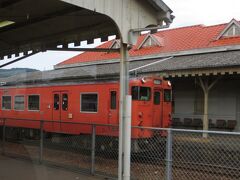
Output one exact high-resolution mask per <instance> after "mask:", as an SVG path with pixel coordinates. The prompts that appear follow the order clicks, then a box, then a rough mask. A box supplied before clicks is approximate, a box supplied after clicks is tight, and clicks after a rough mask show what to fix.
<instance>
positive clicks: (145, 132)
mask: <svg viewBox="0 0 240 180" xmlns="http://www.w3.org/2000/svg"><path fill="white" fill-rule="evenodd" d="M130 91H131V95H132V126H133V128H132V140H133V143H132V144H133V147H132V150H133V151H134V152H139V151H145V150H146V149H149V148H150V147H149V144H153V143H150V141H152V140H153V139H154V141H155V140H156V138H158V139H165V136H166V131H165V130H161V129H159V130H153V129H152V128H169V127H170V126H171V113H172V103H171V102H172V86H171V83H170V82H169V81H166V80H163V79H162V78H159V77H144V78H139V79H134V80H132V81H131V82H130Z"/></svg>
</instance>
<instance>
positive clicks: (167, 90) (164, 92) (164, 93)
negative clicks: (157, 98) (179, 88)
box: [163, 89, 172, 102]
mask: <svg viewBox="0 0 240 180" xmlns="http://www.w3.org/2000/svg"><path fill="white" fill-rule="evenodd" d="M166 92H170V93H169V94H170V100H167V99H166ZM163 96H164V97H163V99H164V102H172V90H171V89H164V91H163Z"/></svg>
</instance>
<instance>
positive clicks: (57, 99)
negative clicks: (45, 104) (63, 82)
mask: <svg viewBox="0 0 240 180" xmlns="http://www.w3.org/2000/svg"><path fill="white" fill-rule="evenodd" d="M59 101H60V98H59V94H54V103H53V108H54V110H59Z"/></svg>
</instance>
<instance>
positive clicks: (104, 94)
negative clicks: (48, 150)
mask: <svg viewBox="0 0 240 180" xmlns="http://www.w3.org/2000/svg"><path fill="white" fill-rule="evenodd" d="M129 93H130V94H131V95H132V126H141V127H160V128H167V127H169V126H170V123H171V107H172V106H171V83H170V82H169V81H166V80H163V79H162V78H159V77H144V78H132V79H130V82H129ZM0 104H1V107H0V117H1V118H2V119H5V120H6V121H5V122H6V125H7V126H13V127H19V128H27V129H33V130H34V129H39V120H43V121H46V123H44V126H43V127H44V131H45V132H48V133H59V132H61V133H64V134H74V135H90V134H91V132H92V130H91V126H88V125H80V124H77V123H91V124H105V125H106V124H111V125H118V123H119V82H117V81H108V82H92V83H76V82H75V83H69V82H68V83H65V84H64V83H61V82H59V83H54V84H37V85H23V84H22V85H18V86H16V85H15V86H14V85H8V84H6V85H3V86H1V87H0ZM13 119H15V120H13ZM26 119H27V120H31V121H24V120H26ZM73 123H74V124H73ZM25 132H28V131H25ZM96 135H97V136H105V137H106V136H108V137H116V136H118V128H116V127H111V126H97V128H96ZM153 135H154V134H153V133H149V131H143V130H141V129H137V128H134V129H133V130H132V138H133V140H139V139H148V138H151V137H152V136H153Z"/></svg>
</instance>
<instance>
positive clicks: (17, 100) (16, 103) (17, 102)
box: [14, 96, 24, 110]
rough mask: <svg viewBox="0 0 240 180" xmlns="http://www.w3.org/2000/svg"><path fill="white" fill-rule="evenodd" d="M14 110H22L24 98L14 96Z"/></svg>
mask: <svg viewBox="0 0 240 180" xmlns="http://www.w3.org/2000/svg"><path fill="white" fill-rule="evenodd" d="M14 109H15V110H24V96H15V98H14Z"/></svg>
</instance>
